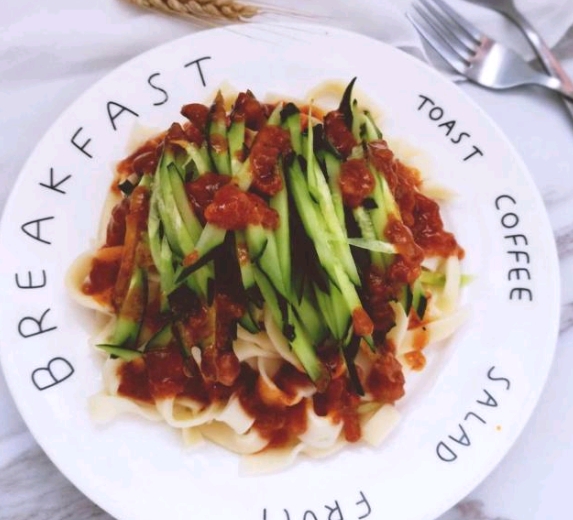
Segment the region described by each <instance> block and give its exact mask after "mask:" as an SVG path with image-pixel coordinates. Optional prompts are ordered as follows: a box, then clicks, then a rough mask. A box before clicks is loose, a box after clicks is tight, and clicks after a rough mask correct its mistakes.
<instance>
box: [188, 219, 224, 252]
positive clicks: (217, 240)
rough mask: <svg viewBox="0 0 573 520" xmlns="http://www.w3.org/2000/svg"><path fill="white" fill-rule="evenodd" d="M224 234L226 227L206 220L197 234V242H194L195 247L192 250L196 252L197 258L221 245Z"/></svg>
mask: <svg viewBox="0 0 573 520" xmlns="http://www.w3.org/2000/svg"><path fill="white" fill-rule="evenodd" d="M226 234H227V230H226V229H223V228H220V227H219V226H217V225H215V224H212V223H211V222H207V224H206V225H205V227H204V228H203V231H202V232H201V235H200V236H199V240H197V243H196V244H195V249H194V250H193V252H194V253H196V254H197V260H199V259H200V258H202V257H203V256H205V255H206V254H207V253H209V252H210V251H212V250H213V249H215V248H216V247H217V246H219V245H221V244H222V243H223V240H225V235H226Z"/></svg>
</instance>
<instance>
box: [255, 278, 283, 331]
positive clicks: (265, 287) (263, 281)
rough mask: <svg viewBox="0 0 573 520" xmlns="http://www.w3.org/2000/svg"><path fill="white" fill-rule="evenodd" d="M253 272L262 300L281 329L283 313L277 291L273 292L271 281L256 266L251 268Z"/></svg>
mask: <svg viewBox="0 0 573 520" xmlns="http://www.w3.org/2000/svg"><path fill="white" fill-rule="evenodd" d="M253 273H254V275H255V281H256V283H257V285H258V287H259V289H260V290H261V294H262V295H263V300H264V302H265V304H266V306H267V307H268V309H269V311H270V313H271V316H272V317H273V320H274V322H275V323H276V325H277V327H278V328H279V329H280V330H282V329H283V325H284V324H283V314H282V312H281V309H280V306H279V300H278V297H277V293H276V292H275V290H274V288H273V285H272V283H271V282H270V280H269V279H268V278H267V276H266V275H265V274H264V273H263V272H262V271H261V270H260V269H259V268H258V267H254V268H253Z"/></svg>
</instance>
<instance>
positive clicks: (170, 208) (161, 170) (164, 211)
mask: <svg viewBox="0 0 573 520" xmlns="http://www.w3.org/2000/svg"><path fill="white" fill-rule="evenodd" d="M171 165H172V167H171V169H170V166H171ZM171 175H173V176H175V177H177V178H179V174H178V172H177V168H176V167H175V165H174V164H173V161H172V158H171V157H170V156H169V155H168V154H164V155H163V157H162V159H161V161H160V164H159V167H158V168H157V172H156V174H155V177H156V182H157V183H158V184H157V185H156V186H155V189H156V190H157V191H158V205H157V207H158V210H159V216H160V218H161V221H162V222H163V226H164V228H165V234H166V235H167V238H168V239H169V243H170V244H171V247H172V249H173V251H174V252H176V253H177V254H179V255H181V256H185V255H186V254H188V252H189V251H192V250H193V246H194V243H195V241H194V240H193V238H192V237H191V235H190V233H189V230H188V229H187V227H186V226H185V224H184V222H183V218H182V217H181V214H180V213H179V209H178V207H177V204H176V200H175V195H174V193H173V187H172V184H171V179H170V177H171Z"/></svg>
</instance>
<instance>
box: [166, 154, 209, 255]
mask: <svg viewBox="0 0 573 520" xmlns="http://www.w3.org/2000/svg"><path fill="white" fill-rule="evenodd" d="M167 170H168V172H169V181H170V182H171V190H172V193H173V198H174V200H175V204H176V206H177V209H178V211H179V214H180V215H181V219H182V221H183V224H184V225H185V227H186V228H187V231H188V232H189V235H190V237H191V239H192V240H193V241H194V242H195V241H197V240H198V239H199V236H200V235H201V231H202V230H203V228H202V226H201V223H200V222H199V219H198V218H197V216H196V215H195V213H194V212H193V210H192V209H191V204H190V203H189V199H188V198H187V193H186V191H185V185H184V184H183V180H182V178H181V172H179V170H178V169H177V167H176V166H175V164H169V165H168V166H167ZM190 252H191V250H189V251H185V254H188V253H190Z"/></svg>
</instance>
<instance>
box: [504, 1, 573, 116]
mask: <svg viewBox="0 0 573 520" xmlns="http://www.w3.org/2000/svg"><path fill="white" fill-rule="evenodd" d="M498 10H499V11H500V12H501V13H503V14H504V15H505V16H507V17H508V18H509V19H510V20H511V21H512V22H513V23H515V25H516V26H517V27H519V29H521V31H522V32H523V34H524V35H525V37H526V38H527V39H528V40H529V43H530V44H531V47H532V48H533V49H534V50H535V53H536V54H537V56H538V57H539V59H540V61H541V63H542V64H543V66H544V67H545V70H546V71H547V72H548V73H549V74H551V75H552V76H554V77H555V78H558V79H559V81H560V83H561V88H560V90H561V94H562V95H563V96H564V97H566V98H567V97H568V96H567V94H571V93H572V92H573V81H572V80H571V78H570V77H569V76H568V75H567V73H566V72H565V70H564V69H563V67H562V66H561V63H559V60H558V59H557V58H556V57H555V55H554V54H553V52H552V51H551V49H550V48H549V46H548V45H547V44H546V43H545V41H544V40H543V38H542V37H541V35H540V34H539V33H538V32H537V30H536V29H535V27H533V25H531V23H530V22H529V20H528V19H527V18H525V16H523V14H521V12H520V11H518V10H517V8H516V7H515V5H514V4H513V2H512V1H511V2H507V3H505V2H504V3H501V4H499V5H498ZM549 88H553V87H549ZM565 107H566V108H567V110H568V111H569V113H570V114H571V117H573V101H572V100H571V97H569V101H565Z"/></svg>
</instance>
